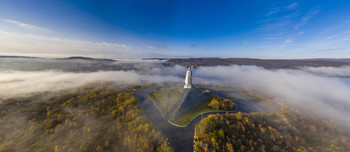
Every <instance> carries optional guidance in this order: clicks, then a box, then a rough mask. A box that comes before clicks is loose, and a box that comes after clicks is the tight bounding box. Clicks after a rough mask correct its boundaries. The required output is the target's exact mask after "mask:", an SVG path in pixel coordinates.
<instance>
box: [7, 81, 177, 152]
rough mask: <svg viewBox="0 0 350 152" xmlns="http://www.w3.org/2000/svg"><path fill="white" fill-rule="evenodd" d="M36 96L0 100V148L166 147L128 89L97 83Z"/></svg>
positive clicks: (158, 149) (165, 142) (103, 149)
mask: <svg viewBox="0 0 350 152" xmlns="http://www.w3.org/2000/svg"><path fill="white" fill-rule="evenodd" d="M38 100H39V99H37V98H36V97H32V98H20V99H11V100H7V101H5V102H4V103H3V104H2V105H1V107H0V113H1V114H0V124H1V125H0V151H42V152H47V151H57V152H61V151H74V152H76V151H145V152H151V151H172V150H171V149H170V147H169V145H168V143H167V141H166V140H165V138H164V136H163V135H162V134H161V133H160V132H159V131H157V130H155V128H154V127H153V125H152V124H151V123H149V122H148V120H147V119H146V117H145V116H144V115H143V113H142V110H141V109H140V107H139V105H138V103H137V101H136V98H135V96H134V95H133V94H132V93H131V92H130V91H129V89H124V90H119V89H118V90H117V89H112V88H104V87H101V88H100V89H93V90H89V91H86V90H80V91H75V92H72V93H68V94H64V95H59V96H56V97H50V98H43V99H41V98H40V100H39V101H38ZM41 100H44V101H41Z"/></svg>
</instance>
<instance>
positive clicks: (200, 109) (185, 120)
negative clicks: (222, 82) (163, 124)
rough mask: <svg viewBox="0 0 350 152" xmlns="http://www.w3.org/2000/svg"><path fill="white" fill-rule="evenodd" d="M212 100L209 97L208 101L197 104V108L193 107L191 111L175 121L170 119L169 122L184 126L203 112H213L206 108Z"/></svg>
mask: <svg viewBox="0 0 350 152" xmlns="http://www.w3.org/2000/svg"><path fill="white" fill-rule="evenodd" d="M212 99H213V97H209V98H208V99H205V100H203V101H202V102H201V103H199V104H198V105H197V106H195V107H194V108H192V109H191V110H189V111H186V112H184V113H183V114H181V115H180V116H179V117H178V118H176V119H175V120H173V119H172V118H171V119H170V121H171V122H172V123H175V124H177V125H180V126H186V125H187V124H188V123H189V122H190V121H191V120H192V119H193V118H194V117H195V116H197V115H199V114H201V113H204V112H208V111H213V110H212V109H210V108H209V106H208V104H209V103H210V101H211V100H212Z"/></svg>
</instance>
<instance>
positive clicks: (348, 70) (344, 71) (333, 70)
mask: <svg viewBox="0 0 350 152" xmlns="http://www.w3.org/2000/svg"><path fill="white" fill-rule="evenodd" d="M300 69H301V70H303V71H306V72H310V73H314V74H317V75H324V76H334V77H350V66H343V67H302V68H300Z"/></svg>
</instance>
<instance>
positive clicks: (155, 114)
mask: <svg viewBox="0 0 350 152" xmlns="http://www.w3.org/2000/svg"><path fill="white" fill-rule="evenodd" d="M155 89H157V88H149V89H140V90H138V91H137V92H136V98H137V100H138V102H139V105H140V107H141V109H142V110H143V113H144V114H145V116H146V117H147V119H148V120H149V121H150V122H152V124H153V125H154V127H155V128H157V129H158V130H160V131H161V132H162V133H163V134H164V135H165V136H166V138H167V140H168V142H169V144H170V146H171V147H172V148H173V149H174V151H179V152H192V151H193V136H194V129H195V126H196V124H197V123H198V122H199V121H200V120H201V119H202V117H196V118H194V119H193V120H192V121H191V122H190V124H189V125H188V126H186V127H177V126H174V125H172V124H170V123H169V122H168V120H167V119H165V118H164V117H163V116H162V114H161V113H160V111H159V110H158V109H157V108H156V106H155V105H154V104H153V102H152V101H151V100H150V99H149V98H148V95H149V94H150V93H152V92H153V91H154V90H155ZM235 103H236V104H237V106H238V109H237V112H238V111H241V112H261V111H262V110H261V109H260V108H259V107H256V106H254V105H250V104H246V103H243V102H241V101H235ZM209 114H211V113H206V114H203V115H202V116H203V117H205V116H207V115H209Z"/></svg>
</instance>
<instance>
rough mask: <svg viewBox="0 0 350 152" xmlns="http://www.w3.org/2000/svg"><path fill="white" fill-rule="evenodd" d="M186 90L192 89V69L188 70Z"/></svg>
mask: <svg viewBox="0 0 350 152" xmlns="http://www.w3.org/2000/svg"><path fill="white" fill-rule="evenodd" d="M184 88H192V71H191V67H189V68H187V72H186V78H185V86H184Z"/></svg>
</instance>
